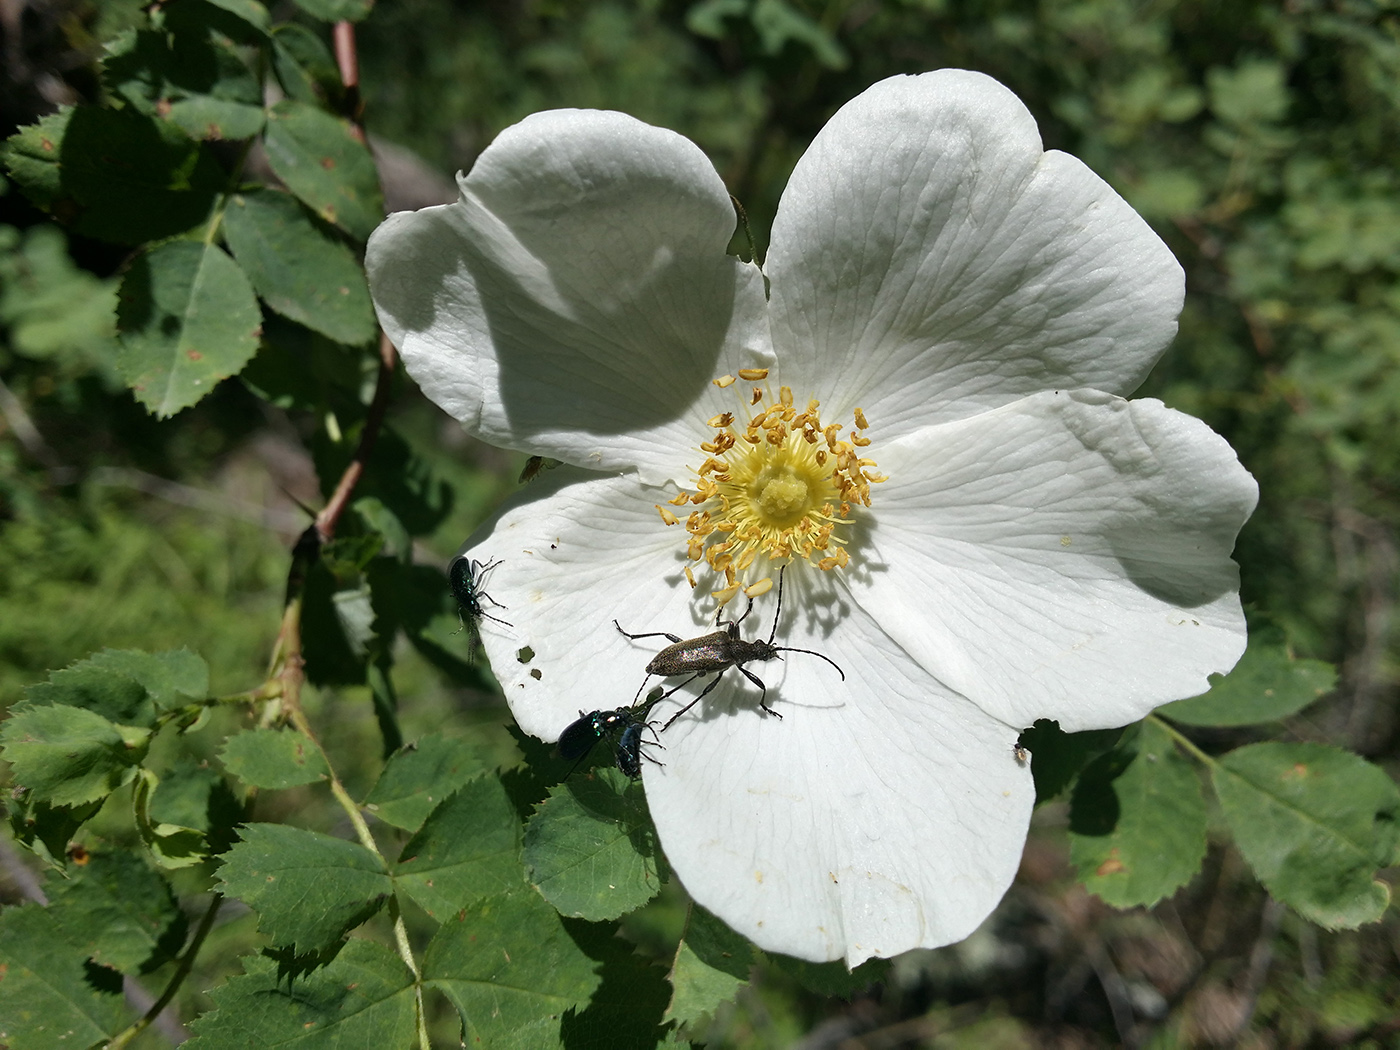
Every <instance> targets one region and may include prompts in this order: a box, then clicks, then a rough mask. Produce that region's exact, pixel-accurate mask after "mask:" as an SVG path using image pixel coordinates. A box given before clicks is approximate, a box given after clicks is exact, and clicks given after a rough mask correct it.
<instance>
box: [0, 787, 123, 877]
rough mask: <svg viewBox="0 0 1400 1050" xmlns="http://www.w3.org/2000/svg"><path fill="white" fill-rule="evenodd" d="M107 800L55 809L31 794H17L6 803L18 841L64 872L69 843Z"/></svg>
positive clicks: (45, 861)
mask: <svg viewBox="0 0 1400 1050" xmlns="http://www.w3.org/2000/svg"><path fill="white" fill-rule="evenodd" d="M103 801H104V800H103V799H98V800H97V801H96V802H89V803H88V804H87V805H85V806H72V807H70V806H53V805H50V804H49V803H47V802H44V801H43V800H41V799H36V798H34V797H33V794H32V793H31V792H29V791H24V790H15V791H12V792H11V793H10V798H9V799H8V801H7V803H6V808H7V809H8V810H9V817H10V830H11V831H12V832H13V833H14V836H15V841H16V842H18V843H19V844H20V845H21V846H23V847H24V848H25V849H27V850H29V851H30V852H31V853H33V854H34V855H35V856H36V857H38V858H39V859H40V860H42V861H43V862H44V863H45V864H47V865H48V866H49V867H51V868H54V869H56V870H58V871H64V870H65V866H66V864H67V852H68V843H69V842H70V841H72V838H73V836H74V835H75V834H76V833H77V831H78V829H79V828H80V827H82V826H83V825H84V824H85V823H87V822H88V821H89V820H91V819H92V817H93V816H94V815H95V814H96V813H97V811H98V810H99V809H101V808H102V803H103Z"/></svg>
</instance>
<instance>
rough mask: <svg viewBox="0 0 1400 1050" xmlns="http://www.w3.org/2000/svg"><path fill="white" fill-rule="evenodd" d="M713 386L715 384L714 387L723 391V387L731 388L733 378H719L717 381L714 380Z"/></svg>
mask: <svg viewBox="0 0 1400 1050" xmlns="http://www.w3.org/2000/svg"><path fill="white" fill-rule="evenodd" d="M714 384H715V386H717V387H719V388H720V389H721V390H723V389H724V388H725V387H727V386H733V385H734V377H733V376H720V377H719V378H718V379H716V380H714Z"/></svg>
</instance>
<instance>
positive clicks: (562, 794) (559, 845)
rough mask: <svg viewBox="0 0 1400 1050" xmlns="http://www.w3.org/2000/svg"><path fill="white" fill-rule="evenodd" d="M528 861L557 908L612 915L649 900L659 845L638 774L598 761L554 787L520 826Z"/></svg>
mask: <svg viewBox="0 0 1400 1050" xmlns="http://www.w3.org/2000/svg"><path fill="white" fill-rule="evenodd" d="M525 867H526V870H527V871H528V873H529V877H530V881H531V882H533V883H534V884H535V885H536V886H538V887H539V890H540V892H541V893H542V894H544V897H545V900H547V901H549V902H550V903H551V904H553V905H554V906H555V907H556V908H558V909H559V912H560V914H562V915H572V916H574V917H576V918H581V919H591V920H598V919H615V918H617V917H618V916H619V915H623V914H625V913H626V912H629V911H634V910H635V909H637V908H640V907H641V906H642V905H643V904H645V903H646V902H647V901H649V900H651V898H652V897H654V896H656V894H657V892H658V891H659V890H660V889H661V872H660V867H661V861H660V849H659V847H658V845H657V841H656V830H655V828H653V827H652V824H651V816H650V814H649V813H648V812H647V805H646V795H645V794H644V793H643V791H642V785H641V782H640V781H633V780H629V779H628V778H627V777H626V776H624V775H623V774H622V773H621V772H619V771H618V770H616V769H597V770H594V771H593V774H592V775H591V776H588V777H574V778H572V779H570V780H566V781H565V782H564V783H562V784H559V785H558V786H556V787H554V788H552V789H551V790H550V793H549V798H547V799H545V801H544V802H543V803H541V804H540V807H539V808H538V809H537V810H536V811H535V813H534V815H533V816H531V817H530V820H529V823H528V824H527V825H526V827H525Z"/></svg>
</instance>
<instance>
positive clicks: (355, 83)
mask: <svg viewBox="0 0 1400 1050" xmlns="http://www.w3.org/2000/svg"><path fill="white" fill-rule="evenodd" d="M331 39H332V42H333V43H334V45H335V64H336V66H337V67H338V68H339V69H340V82H341V84H343V85H344V87H345V99H344V102H343V105H342V113H343V114H344V115H345V117H346V118H347V119H349V120H350V121H351V123H353V124H354V125H355V134H356V135H357V136H358V137H359V139H360V141H361V142H364V141H365V129H364V128H363V127H362V126H361V118H362V117H363V116H364V112H365V100H364V99H363V98H362V97H361V96H360V56H359V52H358V51H357V50H356V49H355V24H354V23H353V22H337V23H336V24H335V27H334V28H333V29H332V30H331Z"/></svg>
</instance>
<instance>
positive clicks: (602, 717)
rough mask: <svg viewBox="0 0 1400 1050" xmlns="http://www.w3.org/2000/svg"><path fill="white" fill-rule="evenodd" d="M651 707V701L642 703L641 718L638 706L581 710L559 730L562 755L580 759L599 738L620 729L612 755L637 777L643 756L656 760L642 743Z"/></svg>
mask: <svg viewBox="0 0 1400 1050" xmlns="http://www.w3.org/2000/svg"><path fill="white" fill-rule="evenodd" d="M650 707H651V704H650V703H647V704H643V705H642V709H641V715H642V717H641V718H640V719H639V718H638V717H637V713H638V709H637V708H635V707H620V708H618V709H617V710H616V711H592V712H590V713H588V714H584V713H583V712H582V711H580V712H579V716H580V717H579V718H577V719H575V720H574V721H572V722H570V723H569V724H568V725H567V726H565V727H564V731H563V732H562V733H560V734H559V743H558V748H559V757H560V758H564V759H579V760H581V759H582V758H583V757H584V756H585V755H587V754H588V752H589V751H591V750H593V745H594V744H596V743H597V742H598V741H599V740H602V739H603V737H605V736H607V735H608V734H610V733H614V732H617V731H618V730H619V729H620V730H621V733H620V735H619V736H618V741H617V749H616V750H615V751H614V753H613V757H614V759H615V760H616V761H617V768H618V769H620V770H622V772H624V773H626V774H627V775H628V776H629V777H631V778H632V779H633V780H636V779H637V778H638V777H639V776H641V775H642V759H643V758H645V759H646V760H647V761H648V762H656V759H654V758H652V757H651V756H650V755H647V754H643V753H642V744H643V743H646V742H647V741H644V740H643V739H642V734H643V733H644V732H646V729H647V726H648V723H647V721H646V712H647V711H648V710H649V709H650ZM657 746H660V745H659V744H658V745H657ZM656 764H657V765H660V764H661V763H660V762H657V763H656Z"/></svg>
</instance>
